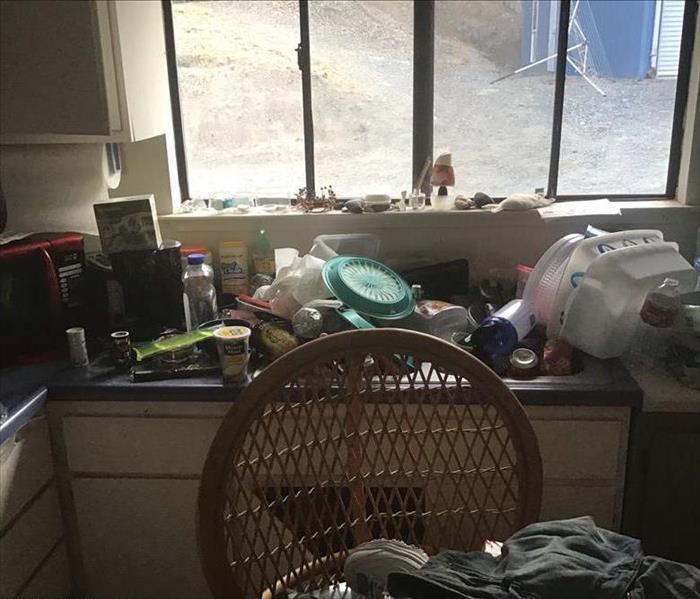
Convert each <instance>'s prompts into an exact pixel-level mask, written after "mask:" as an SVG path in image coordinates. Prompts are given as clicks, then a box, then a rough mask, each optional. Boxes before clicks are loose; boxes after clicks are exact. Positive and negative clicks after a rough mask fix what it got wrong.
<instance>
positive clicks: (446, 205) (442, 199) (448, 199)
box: [430, 195, 455, 212]
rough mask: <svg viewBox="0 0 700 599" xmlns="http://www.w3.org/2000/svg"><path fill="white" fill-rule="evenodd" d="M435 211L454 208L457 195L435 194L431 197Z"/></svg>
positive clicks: (445, 210)
mask: <svg viewBox="0 0 700 599" xmlns="http://www.w3.org/2000/svg"><path fill="white" fill-rule="evenodd" d="M430 202H431V205H432V207H433V211H436V212H447V211H448V210H454V207H455V196H453V195H442V196H441V195H433V196H431V198H430Z"/></svg>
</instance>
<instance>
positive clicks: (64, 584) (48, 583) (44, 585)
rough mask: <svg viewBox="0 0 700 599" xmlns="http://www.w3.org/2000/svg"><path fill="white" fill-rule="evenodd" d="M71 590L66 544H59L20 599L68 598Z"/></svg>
mask: <svg viewBox="0 0 700 599" xmlns="http://www.w3.org/2000/svg"><path fill="white" fill-rule="evenodd" d="M70 590H71V583H70V569H69V566H68V553H67V552H66V544H65V543H64V542H61V543H59V544H58V545H57V546H56V548H55V549H54V550H53V552H52V553H51V555H50V556H49V557H48V559H47V560H46V561H45V562H44V563H43V564H42V566H41V568H40V569H39V571H38V572H37V573H36V574H35V575H34V576H33V578H32V580H31V582H30V583H29V584H28V585H27V586H26V587H25V588H24V590H23V591H22V592H21V593H20V595H19V597H18V599H55V598H56V597H68V595H69V594H70Z"/></svg>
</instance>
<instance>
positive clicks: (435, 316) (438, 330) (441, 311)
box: [380, 285, 474, 341]
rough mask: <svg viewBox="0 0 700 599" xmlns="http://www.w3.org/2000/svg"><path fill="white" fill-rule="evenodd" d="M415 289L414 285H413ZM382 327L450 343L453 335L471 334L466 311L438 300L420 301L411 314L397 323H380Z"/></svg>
mask: <svg viewBox="0 0 700 599" xmlns="http://www.w3.org/2000/svg"><path fill="white" fill-rule="evenodd" d="M414 287H416V285H414ZM380 323H381V325H382V326H388V327H398V328H402V329H409V330H411V331H418V332H420V333H427V334H428V335H433V336H434V337H439V338H441V339H445V340H446V341H451V340H452V338H453V336H454V334H455V333H460V334H462V335H463V336H464V335H466V334H467V333H470V332H472V330H473V329H474V327H472V326H471V325H470V323H469V318H468V316H467V309H466V308H465V307H464V306H456V305H454V304H449V303H447V302H443V301H439V300H420V301H418V302H417V303H416V307H415V308H414V310H413V313H412V314H409V315H408V316H407V317H406V318H402V319H401V320H399V321H396V320H393V321H392V320H388V321H380Z"/></svg>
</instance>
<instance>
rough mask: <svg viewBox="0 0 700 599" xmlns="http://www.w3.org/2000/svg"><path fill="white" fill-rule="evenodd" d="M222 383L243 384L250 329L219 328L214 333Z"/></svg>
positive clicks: (246, 376)
mask: <svg viewBox="0 0 700 599" xmlns="http://www.w3.org/2000/svg"><path fill="white" fill-rule="evenodd" d="M214 338H215V339H216V348H217V351H218V353H219V361H220V362H221V373H222V375H223V379H224V383H243V382H245V381H246V379H247V378H248V358H249V355H250V352H249V344H250V329H249V328H248V327H243V326H232V327H219V328H218V329H216V330H215V331H214Z"/></svg>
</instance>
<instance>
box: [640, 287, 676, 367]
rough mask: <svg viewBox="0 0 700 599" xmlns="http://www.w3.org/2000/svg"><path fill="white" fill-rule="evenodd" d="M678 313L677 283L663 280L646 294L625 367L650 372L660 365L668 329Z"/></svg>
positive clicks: (666, 347) (669, 329)
mask: <svg viewBox="0 0 700 599" xmlns="http://www.w3.org/2000/svg"><path fill="white" fill-rule="evenodd" d="M680 312H681V296H680V293H679V292H678V281H676V280H675V279H665V280H664V282H663V283H662V284H661V285H660V286H659V287H657V288H656V289H652V290H651V291H650V292H649V293H647V295H646V298H645V299H644V303H643V304H642V309H641V311H640V312H639V317H640V318H639V322H638V324H637V328H636V330H635V332H634V336H633V337H632V343H631V344H630V353H629V356H628V357H627V361H628V363H632V364H634V365H637V366H641V367H643V368H646V369H651V368H654V367H655V366H657V365H658V364H660V363H661V362H662V360H663V358H664V357H665V355H666V352H667V351H668V348H669V345H670V343H671V335H672V331H671V327H672V326H673V324H674V323H675V322H676V320H678V317H679V315H680Z"/></svg>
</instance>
